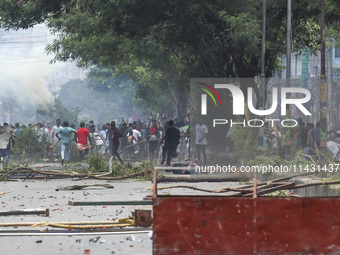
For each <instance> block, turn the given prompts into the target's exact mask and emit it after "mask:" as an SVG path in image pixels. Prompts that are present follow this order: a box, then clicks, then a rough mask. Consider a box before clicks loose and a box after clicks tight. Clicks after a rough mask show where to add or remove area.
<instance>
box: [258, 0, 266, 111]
mask: <svg viewBox="0 0 340 255" xmlns="http://www.w3.org/2000/svg"><path fill="white" fill-rule="evenodd" d="M266 12H267V0H263V4H262V51H261V86H260V100H259V106H260V109H264V108H265V93H266V75H265V64H266V63H265V62H266V58H265V54H266V16H267V15H266Z"/></svg>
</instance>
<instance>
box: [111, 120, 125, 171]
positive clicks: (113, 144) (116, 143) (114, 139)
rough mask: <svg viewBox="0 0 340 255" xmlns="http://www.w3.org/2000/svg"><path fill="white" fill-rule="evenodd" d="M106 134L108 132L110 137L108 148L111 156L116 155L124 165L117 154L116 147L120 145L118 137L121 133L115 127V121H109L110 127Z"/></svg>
mask: <svg viewBox="0 0 340 255" xmlns="http://www.w3.org/2000/svg"><path fill="white" fill-rule="evenodd" d="M108 134H110V136H111V139H110V148H111V149H110V150H111V156H116V157H117V158H118V160H119V161H120V163H121V164H122V165H124V162H123V160H122V159H121V157H120V156H119V154H118V148H119V145H120V142H119V139H120V138H121V137H122V134H121V133H120V132H119V129H118V128H116V122H115V121H111V128H110V129H109V132H108Z"/></svg>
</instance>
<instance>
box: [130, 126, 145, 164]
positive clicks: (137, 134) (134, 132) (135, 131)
mask: <svg viewBox="0 0 340 255" xmlns="http://www.w3.org/2000/svg"><path fill="white" fill-rule="evenodd" d="M132 133H133V134H132V135H133V137H134V138H135V139H136V141H137V142H136V143H138V142H139V141H140V140H141V138H142V135H141V133H140V132H139V131H138V130H137V129H136V125H133V129H132ZM127 136H129V134H127ZM134 144H135V142H134ZM139 151H140V150H139V145H136V146H134V152H135V154H136V155H139ZM137 157H138V158H139V156H137Z"/></svg>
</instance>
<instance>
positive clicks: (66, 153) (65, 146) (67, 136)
mask: <svg viewBox="0 0 340 255" xmlns="http://www.w3.org/2000/svg"><path fill="white" fill-rule="evenodd" d="M62 126H63V127H62V128H61V129H59V131H58V132H57V134H56V137H57V138H58V139H59V141H61V164H62V165H63V164H64V158H66V161H67V162H69V161H70V144H71V134H72V133H76V132H77V130H75V129H73V128H70V127H69V124H68V121H64V123H63V125H62ZM59 134H60V136H59Z"/></svg>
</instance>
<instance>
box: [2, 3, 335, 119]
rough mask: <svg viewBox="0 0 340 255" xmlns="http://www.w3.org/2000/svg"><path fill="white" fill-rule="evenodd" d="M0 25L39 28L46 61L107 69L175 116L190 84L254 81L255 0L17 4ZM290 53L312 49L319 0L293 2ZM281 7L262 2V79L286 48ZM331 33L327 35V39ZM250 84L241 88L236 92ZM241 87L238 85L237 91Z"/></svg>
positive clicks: (331, 16)
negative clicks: (44, 33)
mask: <svg viewBox="0 0 340 255" xmlns="http://www.w3.org/2000/svg"><path fill="white" fill-rule="evenodd" d="M339 5H340V3H339V1H337V0H328V1H326V12H327V15H326V22H327V26H328V27H329V28H330V29H329V31H330V33H329V34H330V36H332V34H336V33H337V32H339V22H338V20H339V16H340V6H339ZM0 10H1V11H0V17H1V19H2V21H3V22H4V24H5V26H7V27H11V28H27V27H29V26H32V25H34V24H36V23H41V22H44V21H46V22H47V25H48V26H49V28H50V30H51V31H52V32H54V33H55V34H56V35H57V39H56V40H54V42H53V43H52V44H51V45H49V46H48V47H47V52H50V53H55V54H56V55H55V57H54V60H53V61H69V60H75V61H77V64H78V65H79V66H91V65H101V66H115V67H116V70H117V73H122V72H126V73H128V74H129V76H131V77H133V78H134V79H137V80H138V81H140V83H141V84H143V85H145V86H146V84H147V85H148V86H152V87H153V88H155V87H157V86H158V87H161V88H162V89H163V91H167V90H165V88H167V89H168V90H169V91H170V93H171V95H172V96H173V101H174V102H175V103H176V106H177V108H178V112H180V115H182V112H184V111H185V107H186V104H187V101H186V99H185V98H184V97H183V94H185V93H184V92H186V91H188V84H189V78H190V77H240V78H243V77H255V76H256V75H259V74H260V64H261V63H260V59H261V55H260V54H261V50H260V49H261V38H262V1H258V0H237V1H235V0H216V1H213V2H211V1H207V0H199V1H197V0H187V1H183V0H171V1H170V0H164V1H156V0H149V1H142V0H129V1H127V0H109V1H108V0H69V1H66V0H64V1H56V0H49V1H47V0H45V1H44V0H31V1H29V0H26V1H24V0H22V1H8V0H1V1H0ZM292 11H293V20H292V28H293V31H292V33H293V38H294V46H293V47H294V51H298V50H299V49H302V48H306V47H308V48H310V49H311V50H315V49H317V48H318V45H319V41H320V37H319V25H318V23H319V18H320V0H301V1H295V2H293V10H292ZM286 14H287V1H286V0H275V1H267V31H266V38H267V42H266V63H265V66H266V76H267V77H270V76H271V75H272V74H273V73H274V72H275V71H276V70H277V69H278V68H279V66H278V64H277V63H278V61H277V60H278V55H279V54H281V53H284V52H285V49H286V43H285V41H286V23H287V22H286V16H287V15H286ZM332 31H333V32H332ZM249 85H251V86H253V87H254V89H255V92H256V93H258V91H257V88H256V86H255V83H253V84H243V89H245V87H247V86H249ZM241 86H242V84H241Z"/></svg>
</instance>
